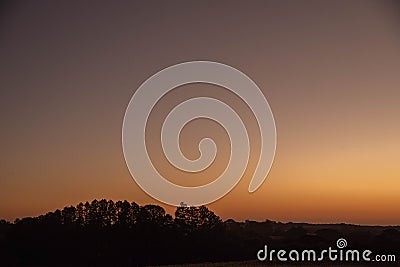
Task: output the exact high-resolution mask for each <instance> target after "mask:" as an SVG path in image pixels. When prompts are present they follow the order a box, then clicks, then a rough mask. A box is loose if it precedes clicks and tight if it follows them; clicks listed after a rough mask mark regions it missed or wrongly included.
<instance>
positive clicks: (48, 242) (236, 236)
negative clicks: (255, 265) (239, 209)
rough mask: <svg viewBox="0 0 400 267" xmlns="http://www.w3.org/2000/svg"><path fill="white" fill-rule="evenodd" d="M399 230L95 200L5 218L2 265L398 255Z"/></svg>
mask: <svg viewBox="0 0 400 267" xmlns="http://www.w3.org/2000/svg"><path fill="white" fill-rule="evenodd" d="M399 230H400V229H399V227H380V226H376V227H363V226H356V225H346V224H332V225H312V224H300V223H280V222H274V221H269V220H266V221H264V222H255V221H245V222H235V221H234V220H232V219H229V220H226V221H225V222H223V221H222V220H221V218H220V217H219V216H217V215H216V214H215V213H214V212H213V211H211V210H209V209H208V208H207V207H205V206H200V207H178V208H177V209H176V211H175V214H174V216H171V215H170V214H167V213H166V212H165V210H164V209H163V208H162V207H160V206H157V205H145V206H140V205H138V204H136V203H135V202H128V201H116V202H114V201H112V200H105V199H102V200H93V201H91V202H86V203H79V204H78V205H76V206H69V207H65V208H63V209H62V210H55V211H53V212H48V213H46V214H44V215H40V216H37V217H29V218H23V219H17V220H16V221H15V222H14V223H9V222H6V221H4V220H1V221H0V266H12V265H29V266H32V265H33V266H46V265H51V266H148V265H162V264H180V263H201V262H220V261H235V260H256V252H257V251H258V250H259V249H260V248H262V247H263V246H264V245H265V244H268V245H269V246H271V247H274V248H275V249H279V248H285V249H288V248H309V249H311V248H314V249H318V248H326V247H328V246H332V245H334V244H335V241H336V240H337V239H338V238H343V237H344V238H346V239H347V240H349V241H351V245H352V247H353V248H357V247H360V248H363V249H367V248H370V249H375V251H377V252H378V251H383V252H385V253H391V252H395V253H398V251H399V248H400V231H399ZM398 257H399V256H398Z"/></svg>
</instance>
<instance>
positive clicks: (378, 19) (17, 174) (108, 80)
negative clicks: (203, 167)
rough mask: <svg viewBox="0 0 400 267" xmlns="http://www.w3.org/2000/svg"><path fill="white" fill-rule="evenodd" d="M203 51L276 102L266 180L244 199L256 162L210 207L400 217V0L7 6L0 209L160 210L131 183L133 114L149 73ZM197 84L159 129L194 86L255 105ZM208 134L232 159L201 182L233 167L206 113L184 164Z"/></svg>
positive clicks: (0, 77) (286, 217)
mask: <svg viewBox="0 0 400 267" xmlns="http://www.w3.org/2000/svg"><path fill="white" fill-rule="evenodd" d="M192 60H211V61H217V62H221V63H225V64H228V65H231V66H233V67H235V68H237V69H239V70H241V71H243V72H244V73H246V74H247V75H248V76H249V77H251V78H252V79H253V80H254V81H255V82H256V83H257V84H258V86H259V87H260V88H261V90H262V91H263V93H264V95H265V96H266V98H267V99H268V102H269V104H270V106H271V108H272V111H273V113H274V117H275V122H276V127H277V133H278V143H277V151H276V157H275V161H274V164H273V167H272V169H271V172H270V175H269V176H268V178H267V180H266V181H265V183H264V184H263V185H262V187H261V188H260V189H259V190H258V191H256V192H255V193H252V194H249V193H248V192H247V187H248V185H249V182H250V179H251V176H250V175H251V170H249V171H248V172H246V174H245V177H243V179H242V180H241V182H240V183H239V185H238V186H237V187H236V188H235V189H234V190H233V191H232V192H231V193H230V194H228V195H227V196H225V197H224V198H222V199H220V200H218V201H217V202H215V203H213V204H211V205H209V207H210V208H211V209H212V210H214V211H215V212H216V213H217V214H218V215H220V216H221V217H222V218H223V219H227V218H234V219H236V220H244V219H254V220H265V219H267V218H268V219H272V220H278V221H306V222H330V223H333V222H346V223H357V224H396V225H399V224H400V138H399V137H400V119H399V117H400V5H399V3H398V2H397V3H396V2H394V1H393V2H392V1H252V2H248V1H243V2H241V3H236V1H218V2H212V1H210V2H204V1H201V2H200V1H199V2H196V3H195V2H193V1H179V2H177V1H145V2H143V1H138V2H134V1H105V2H101V1H21V2H20V1H10V2H8V3H5V4H2V6H1V11H0V68H1V71H0V84H1V90H0V125H1V131H0V142H1V153H0V162H1V167H0V218H5V219H8V220H13V219H15V218H17V217H25V216H36V215H39V214H42V213H45V212H47V211H50V210H54V209H56V208H62V207H64V206H66V205H71V204H73V205H75V204H77V203H79V202H80V201H86V200H92V199H94V198H98V199H99V198H111V199H114V200H118V199H127V200H130V201H136V202H137V203H139V204H142V205H143V204H148V203H156V204H160V203H158V202H156V201H155V200H153V199H152V198H151V197H149V196H148V195H146V194H145V193H144V192H143V191H142V190H141V189H140V188H139V187H138V186H137V185H136V183H135V182H134V181H133V179H132V178H131V177H130V174H129V172H128V169H127V167H126V165H125V162H124V158H123V154H122V146H121V127H122V120H123V116H124V112H125V109H126V107H127V105H128V103H129V100H130V98H131V96H132V95H133V93H134V92H135V90H136V89H137V88H138V87H139V86H140V84H141V83H142V82H143V81H144V80H146V79H147V78H148V77H150V76H151V75H153V74H154V73H156V72H157V71H159V70H161V69H163V68H165V67H168V66H170V65H174V64H177V63H181V62H185V61H192ZM187 87H188V88H187V89H188V90H185V92H182V90H181V91H180V92H179V88H178V89H177V90H176V91H174V92H171V94H169V95H168V96H166V99H163V101H164V102H163V103H160V106H159V107H158V108H157V109H156V110H155V113H154V114H156V111H157V110H158V115H154V116H153V117H154V120H153V121H154V124H152V126H150V127H154V129H156V130H157V129H158V128H157V127H160V125H159V124H158V126H157V121H158V122H160V121H162V117H163V116H164V115H166V113H167V112H168V108H171V106H173V105H174V103H175V104H176V103H179V101H181V100H182V99H184V98H185V97H189V96H186V94H189V92H190V93H192V95H196V94H199V95H202V94H206V95H213V94H214V95H215V96H216V97H221V98H224V97H225V100H226V101H227V102H229V101H231V102H232V101H233V102H234V103H233V105H234V106H235V107H236V108H237V109H238V110H239V111H242V112H246V107H245V106H243V105H242V104H241V103H240V101H236V100H235V99H234V98H232V96H229V95H226V91H225V90H223V89H221V88H217V87H213V86H207V85H192V86H187ZM235 101H236V102H235ZM248 123H249V124H250V127H249V128H250V129H252V132H254V131H256V129H253V127H251V119H250V122H248ZM210 129H212V130H210ZM154 133H157V131H154ZM210 133H211V135H213V136H214V137H215V139H216V143H217V145H218V149H219V152H221V153H220V154H219V155H218V158H217V162H216V163H215V166H213V169H210V171H209V172H208V173H206V174H203V176H201V175H200V176H199V177H198V178H199V179H200V180H191V181H200V182H207V181H211V180H212V174H218V173H219V172H221V171H222V170H223V168H224V167H223V166H224V163H226V159H227V156H226V153H223V152H224V151H228V148H229V144H227V143H226V134H225V132H224V131H223V130H222V129H221V127H219V126H218V125H215V123H212V122H209V121H204V120H201V121H198V124H197V126H196V123H193V125H188V127H187V129H184V131H183V133H182V139H181V141H182V149H183V151H184V152H185V153H186V154H187V155H188V157H196V155H197V154H196V153H197V149H196V146H197V143H196V140H199V139H200V138H202V137H204V136H205V135H207V134H210ZM154 136H155V137H157V136H156V134H154ZM155 139H156V138H155ZM158 142H159V141H157V140H155V142H154V143H153V142H152V144H150V147H152V149H151V152H152V155H153V156H154V157H158V161H159V164H160V166H161V167H160V168H161V169H162V170H163V171H164V172H165V173H167V174H168V175H170V176H171V177H170V179H171V180H174V179H176V181H177V182H182V181H183V179H184V178H183V176H184V175H183V174H182V173H177V171H176V170H173V169H171V168H170V167H168V166H167V164H165V162H164V161H163V158H162V157H163V156H162V155H160V153H159V152H160V147H157V143H158ZM254 142H255V143H256V144H257V138H256V139H255V141H254ZM253 154H254V153H253ZM253 154H252V157H254V155H253ZM252 162H253V163H251V164H250V165H249V169H251V166H254V160H253V161H252ZM210 177H211V178H210ZM190 183H191V182H190ZM193 184H197V182H193ZM160 205H161V204H160ZM162 206H163V207H165V208H166V209H167V211H169V212H173V210H174V208H173V207H168V206H166V205H162Z"/></svg>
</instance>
